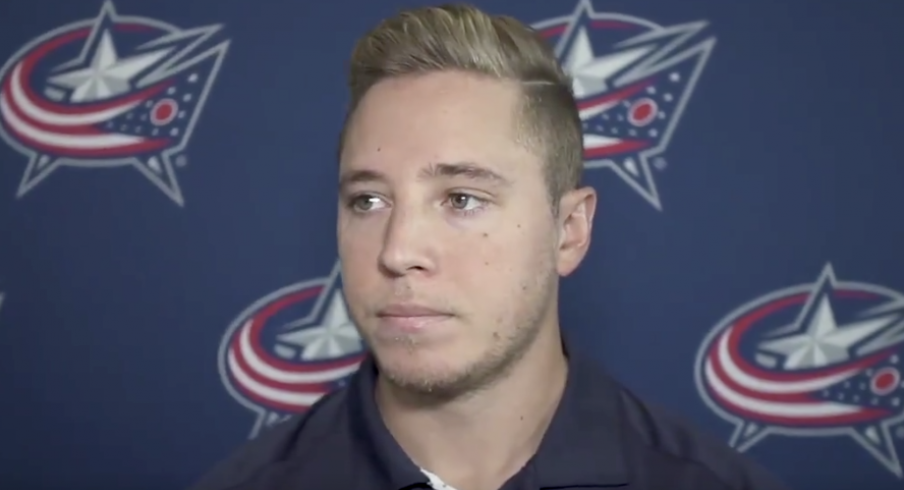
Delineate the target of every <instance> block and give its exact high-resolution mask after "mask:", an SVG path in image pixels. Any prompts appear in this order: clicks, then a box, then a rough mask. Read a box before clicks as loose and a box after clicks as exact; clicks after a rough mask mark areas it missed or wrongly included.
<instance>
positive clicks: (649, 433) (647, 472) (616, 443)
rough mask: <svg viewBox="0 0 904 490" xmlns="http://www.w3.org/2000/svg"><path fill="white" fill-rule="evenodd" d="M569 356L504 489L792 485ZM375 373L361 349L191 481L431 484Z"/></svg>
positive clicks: (359, 488) (325, 488)
mask: <svg viewBox="0 0 904 490" xmlns="http://www.w3.org/2000/svg"><path fill="white" fill-rule="evenodd" d="M568 364H569V372H568V379H567V382H566V387H565V391H564V394H563V397H562V400H561V403H560V404H559V407H558V408H557V411H556V413H555V415H554V417H553V420H552V422H551V423H550V426H549V428H548V430H547V432H546V434H545V435H544V438H543V440H542V442H541V443H540V446H539V449H538V450H537V453H536V454H535V455H534V457H533V458H532V459H531V460H530V461H529V462H528V463H527V464H526V465H525V466H524V467H523V468H522V470H521V471H520V472H519V473H518V474H517V475H515V476H513V477H512V478H511V479H510V480H509V481H508V482H507V483H506V484H505V485H504V486H503V487H502V489H501V490H528V489H530V490H541V489H561V490H566V489H575V490H577V489H581V490H587V489H594V488H622V489H629V490H788V489H787V487H785V486H784V485H783V484H782V483H780V482H779V481H778V480H776V479H775V478H774V477H773V476H772V475H770V474H769V473H767V472H766V471H765V470H764V469H763V468H762V467H760V466H759V465H758V464H757V463H755V462H753V461H752V460H750V459H748V458H746V457H744V456H742V455H741V454H739V453H737V452H736V451H735V450H733V449H731V448H730V447H728V446H727V445H725V444H724V443H723V442H721V441H718V440H716V439H713V438H711V437H710V436H708V435H706V434H703V433H701V432H699V431H697V430H695V429H694V428H692V427H690V426H688V425H687V424H685V423H684V422H683V421H681V420H678V419H676V418H674V417H672V416H670V415H669V414H667V413H666V412H664V411H662V410H661V409H659V408H657V407H654V406H652V405H650V404H648V403H645V402H643V401H641V400H640V399H639V398H638V397H637V396H635V395H634V394H632V393H631V392H630V391H629V390H627V389H626V388H625V387H623V386H621V385H620V384H619V383H617V382H616V381H615V380H614V379H612V378H611V377H609V376H607V375H606V374H605V373H604V372H603V371H602V370H601V369H600V368H598V367H597V366H596V365H595V364H594V363H593V362H592V361H590V360H588V359H583V358H580V357H578V356H577V355H576V354H574V353H571V354H570V355H569V359H568ZM376 376H377V369H376V366H375V364H374V362H373V360H372V359H371V358H368V359H366V360H365V361H364V362H363V363H362V365H361V368H360V369H359V370H358V372H357V373H356V374H355V375H354V376H353V377H352V379H351V382H350V383H349V385H348V386H347V387H346V388H343V389H341V390H337V391H334V392H332V393H331V394H329V395H327V396H325V397H323V398H321V400H320V401H319V402H318V403H316V404H315V405H314V406H313V407H312V408H311V409H310V410H309V411H308V412H307V413H306V414H305V415H304V416H299V417H297V418H295V419H293V420H290V421H288V422H284V423H282V424H280V425H277V426H275V427H273V428H271V429H269V430H268V431H266V432H264V433H262V434H261V435H260V436H258V437H257V438H256V439H255V440H253V441H249V442H248V443H246V444H245V445H244V446H243V447H240V448H239V449H238V450H237V451H235V452H234V453H233V454H232V455H231V456H229V457H228V458H227V459H226V460H225V461H223V462H222V463H220V464H219V465H218V466H217V467H216V468H214V469H213V470H212V471H211V472H210V473H209V474H207V475H205V476H204V477H203V478H202V479H201V480H200V481H199V482H198V483H196V484H195V485H194V486H193V487H191V489H190V490H290V489H293V490H403V489H406V490H407V489H432V488H433V487H432V486H431V484H430V482H429V479H428V476H427V475H426V474H425V473H424V472H423V471H421V469H420V468H418V467H417V466H416V465H415V464H414V463H413V462H412V461H411V459H409V458H408V456H407V455H406V454H405V452H404V451H403V450H402V448H401V447H400V446H399V445H398V444H397V443H396V441H395V439H394V438H393V437H392V435H391V434H390V433H389V430H388V429H387V428H386V426H385V425H384V424H383V421H382V419H381V417H380V415H379V411H378V409H377V407H376V403H375V401H374V382H375V380H376ZM427 469H428V470H429V468H427ZM441 476H442V475H440V477H441ZM457 490H468V489H466V488H461V489H457Z"/></svg>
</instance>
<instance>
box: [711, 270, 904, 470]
mask: <svg viewBox="0 0 904 490" xmlns="http://www.w3.org/2000/svg"><path fill="white" fill-rule="evenodd" d="M902 375H904V294H901V293H900V292H898V291H894V290H891V289H889V288H886V287H882V286H877V285H873V284H868V283H861V282H852V281H840V280H838V279H837V278H836V276H835V272H834V268H833V267H832V265H831V264H826V266H825V267H824V268H823V271H822V273H821V274H820V276H819V278H818V279H817V280H816V281H814V282H813V283H810V284H802V285H798V286H793V287H789V288H785V289H781V290H779V291H776V292H773V293H770V294H767V295H765V296H763V297H761V298H758V299H756V300H754V301H752V302H750V303H748V304H745V305H743V306H741V307H740V308H738V309H737V310H735V311H734V312H732V313H730V314H729V315H727V316H726V317H725V318H724V319H723V320H722V321H720V322H719V324H718V325H717V326H716V327H715V328H714V329H712V330H711V331H710V333H709V334H708V335H707V337H706V339H704V341H703V343H702V344H701V347H700V350H699V351H698V354H697V360H696V363H695V379H696V383H697V389H698V391H699V393H700V395H701V397H702V398H703V400H704V402H705V403H706V404H707V405H708V406H709V408H710V409H712V410H713V412H714V413H716V414H717V415H719V416H720V417H722V418H723V419H725V420H726V421H728V422H730V423H732V424H733V425H734V427H735V430H734V432H733V433H732V435H731V437H730V444H731V445H732V446H733V447H735V448H736V449H738V450H739V451H746V450H748V449H750V448H751V447H753V446H754V445H756V444H759V443H761V442H762V441H763V440H765V439H766V438H767V437H768V436H785V437H814V438H818V439H819V440H820V442H819V443H820V444H821V445H825V444H827V443H826V442H825V438H826V437H827V436H838V437H841V436H843V437H845V438H847V439H848V440H853V441H854V442H856V443H857V444H859V445H860V447H862V448H863V449H864V450H865V451H866V452H868V453H869V454H870V455H872V456H873V457H874V458H875V459H876V460H877V461H879V463H881V464H882V465H883V466H884V467H885V468H886V469H888V471H890V472H891V473H892V474H894V475H896V476H897V477H899V478H904V472H902V467H901V463H900V460H899V457H898V453H897V449H896V446H895V444H896V443H895V434H900V435H904V376H902Z"/></svg>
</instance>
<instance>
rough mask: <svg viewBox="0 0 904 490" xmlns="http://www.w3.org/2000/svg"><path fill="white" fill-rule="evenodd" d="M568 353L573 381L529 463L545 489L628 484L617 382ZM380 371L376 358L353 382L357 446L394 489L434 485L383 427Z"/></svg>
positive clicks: (367, 362) (351, 406)
mask: <svg viewBox="0 0 904 490" xmlns="http://www.w3.org/2000/svg"><path fill="white" fill-rule="evenodd" d="M563 348H565V349H566V353H568V379H567V381H566V385H565V390H564V392H563V395H562V400H561V402H560V403H559V407H558V408H557V409H556V413H555V415H554V416H553V419H552V422H551V423H550V426H549V428H548V430H547V432H546V434H545V435H544V436H543V440H542V441H541V443H540V447H539V448H538V450H537V453H536V454H535V455H534V457H533V458H532V459H531V460H530V462H529V463H528V466H532V467H533V471H534V474H535V476H536V478H537V479H538V481H537V483H538V484H539V485H538V486H539V487H542V488H547V487H551V488H567V487H586V486H609V485H624V484H626V483H628V472H627V467H626V462H625V455H624V452H623V449H622V441H623V436H622V426H623V424H622V422H621V419H622V417H621V406H620V401H619V390H618V386H617V385H616V384H615V381H614V380H612V379H611V378H609V377H607V376H606V375H605V374H604V373H603V372H602V371H601V370H600V369H599V368H598V367H597V366H595V365H594V364H593V363H592V362H591V361H589V360H587V359H582V358H580V357H579V356H578V355H577V354H575V353H574V352H569V349H567V346H565V344H564V342H563ZM376 377H377V368H376V365H375V363H374V361H373V359H372V358H371V356H370V355H368V356H367V358H366V359H365V360H364V362H362V364H361V368H360V369H359V371H358V373H357V375H356V376H355V377H354V379H353V381H352V382H351V383H350V384H349V397H350V398H349V401H350V403H349V405H348V406H349V410H350V411H351V413H350V415H351V417H350V418H351V421H352V430H353V434H354V437H355V439H356V442H357V444H358V445H359V447H361V448H362V449H363V450H364V452H365V456H366V457H367V458H368V460H369V461H370V462H371V464H372V465H373V468H374V470H375V471H377V472H378V473H379V474H380V476H381V477H382V478H383V479H384V480H385V481H386V482H387V483H388V484H389V485H390V487H389V488H398V489H401V488H405V487H410V486H413V485H418V484H420V485H424V484H426V483H428V479H427V477H426V476H425V475H424V473H422V472H421V470H420V469H419V468H418V467H417V465H415V464H414V462H413V461H411V459H410V458H409V457H408V455H407V454H405V452H404V451H403V450H402V448H401V446H399V444H398V443H397V442H396V440H395V439H394V438H393V437H392V434H390V432H389V429H388V428H387V427H386V425H385V424H384V423H383V419H382V417H381V416H380V413H379V409H378V408H377V406H376V401H375V400H374V386H375V383H376Z"/></svg>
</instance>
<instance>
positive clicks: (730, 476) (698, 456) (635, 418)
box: [619, 386, 789, 490]
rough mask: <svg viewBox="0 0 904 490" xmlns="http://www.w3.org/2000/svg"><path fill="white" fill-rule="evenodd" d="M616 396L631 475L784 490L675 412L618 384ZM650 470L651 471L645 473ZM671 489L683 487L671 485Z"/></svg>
mask: <svg viewBox="0 0 904 490" xmlns="http://www.w3.org/2000/svg"><path fill="white" fill-rule="evenodd" d="M619 396H620V398H621V406H622V412H623V413H622V416H623V417H624V418H625V424H624V427H625V431H626V432H625V436H626V446H627V447H626V449H627V450H628V452H629V454H630V456H629V457H630V458H631V459H632V460H633V461H634V463H633V464H635V465H637V466H639V468H636V469H635V471H634V473H635V477H636V478H639V479H641V480H647V479H655V480H657V481H658V478H660V477H662V478H665V479H668V478H674V479H675V480H678V481H682V482H683V481H687V482H689V483H690V482H692V483H691V485H692V486H693V488H699V489H701V490H702V489H704V488H705V489H707V490H708V489H710V488H712V489H719V490H722V489H724V490H789V489H788V487H787V486H786V485H785V484H784V483H782V482H781V481H780V480H778V479H777V478H776V477H775V476H774V475H772V474H771V473H770V472H769V471H768V470H766V469H765V468H764V467H763V466H761V465H760V464H759V463H758V462H757V461H755V460H753V459H752V458H750V457H748V456H746V455H742V454H741V453H739V452H738V451H737V450H735V449H734V448H732V447H730V446H729V445H728V444H726V443H725V442H723V441H721V440H719V439H716V438H715V437H714V436H712V435H710V434H709V433H707V432H705V431H703V430H701V429H699V428H698V427H695V426H693V425H692V424H690V423H689V422H688V421H687V420H685V419H683V418H681V417H679V416H677V415H676V414H675V413H673V412H670V411H668V410H666V409H664V408H663V407H661V406H658V405H656V404H654V403H650V402H647V401H644V400H642V399H641V398H640V397H638V396H637V395H635V394H634V393H633V392H631V391H630V390H628V389H626V388H624V387H621V386H620V395H619ZM653 469H655V472H650V471H648V470H653ZM649 483H653V482H652V481H651V482H649ZM663 483H668V481H664V482H663ZM651 487H652V488H659V487H658V486H655V485H651ZM641 488H647V486H645V485H641ZM672 488H685V487H684V486H680V485H679V487H675V486H674V484H673V485H672Z"/></svg>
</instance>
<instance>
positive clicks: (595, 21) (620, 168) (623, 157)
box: [533, 0, 716, 210]
mask: <svg viewBox="0 0 904 490" xmlns="http://www.w3.org/2000/svg"><path fill="white" fill-rule="evenodd" d="M533 27H534V28H535V29H537V30H538V31H539V32H540V34H542V35H543V36H544V37H545V38H546V39H547V40H549V42H550V43H552V45H553V46H554V48H555V52H556V54H557V55H558V56H559V61H560V62H561V63H562V66H563V68H564V69H565V70H566V72H568V73H569V75H571V77H572V79H573V81H574V84H573V89H574V94H575V97H576V98H577V102H578V108H579V109H580V115H581V120H582V121H583V128H584V161H585V167H586V168H588V169H591V168H607V169H611V170H613V171H614V172H615V173H616V174H617V175H618V176H619V177H621V178H622V180H624V182H626V183H627V184H628V185H629V186H631V188H633V189H634V190H635V191H637V192H638V193H639V194H640V195H641V196H642V197H643V198H644V199H646V201H647V202H649V203H650V204H652V205H653V206H654V207H655V208H656V209H659V210H661V209H662V202H661V199H660V196H659V191H658V190H657V188H656V181H655V179H654V174H653V170H654V168H657V167H662V166H664V163H665V160H664V159H663V158H662V157H661V156H660V155H661V154H662V153H663V152H664V151H665V150H666V148H667V147H668V144H669V140H670V139H671V137H672V133H673V132H674V131H675V126H676V124H677V123H678V120H679V119H680V118H681V114H682V112H683V111H684V108H685V106H686V105H687V103H688V100H689V98H690V96H691V93H692V92H693V90H694V87H695V85H696V84H697V79H698V78H699V77H700V74H701V72H702V71H703V68H704V66H705V65H706V61H707V59H708V58H709V55H710V53H711V52H712V50H713V47H714V46H715V42H716V40H715V38H714V37H712V36H704V35H703V33H704V31H705V28H706V27H707V23H706V22H705V21H698V22H691V23H687V24H681V25H674V26H668V27H665V26H661V25H659V24H656V23H654V22H650V21H648V20H645V19H641V18H638V17H633V16H630V15H624V14H616V13H608V12H598V11H595V10H594V9H593V4H592V2H591V0H581V1H580V2H579V3H578V6H577V9H576V10H575V11H574V13H573V14H571V15H568V16H564V17H558V18H555V19H549V20H545V21H542V22H537V23H536V24H534V25H533Z"/></svg>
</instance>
